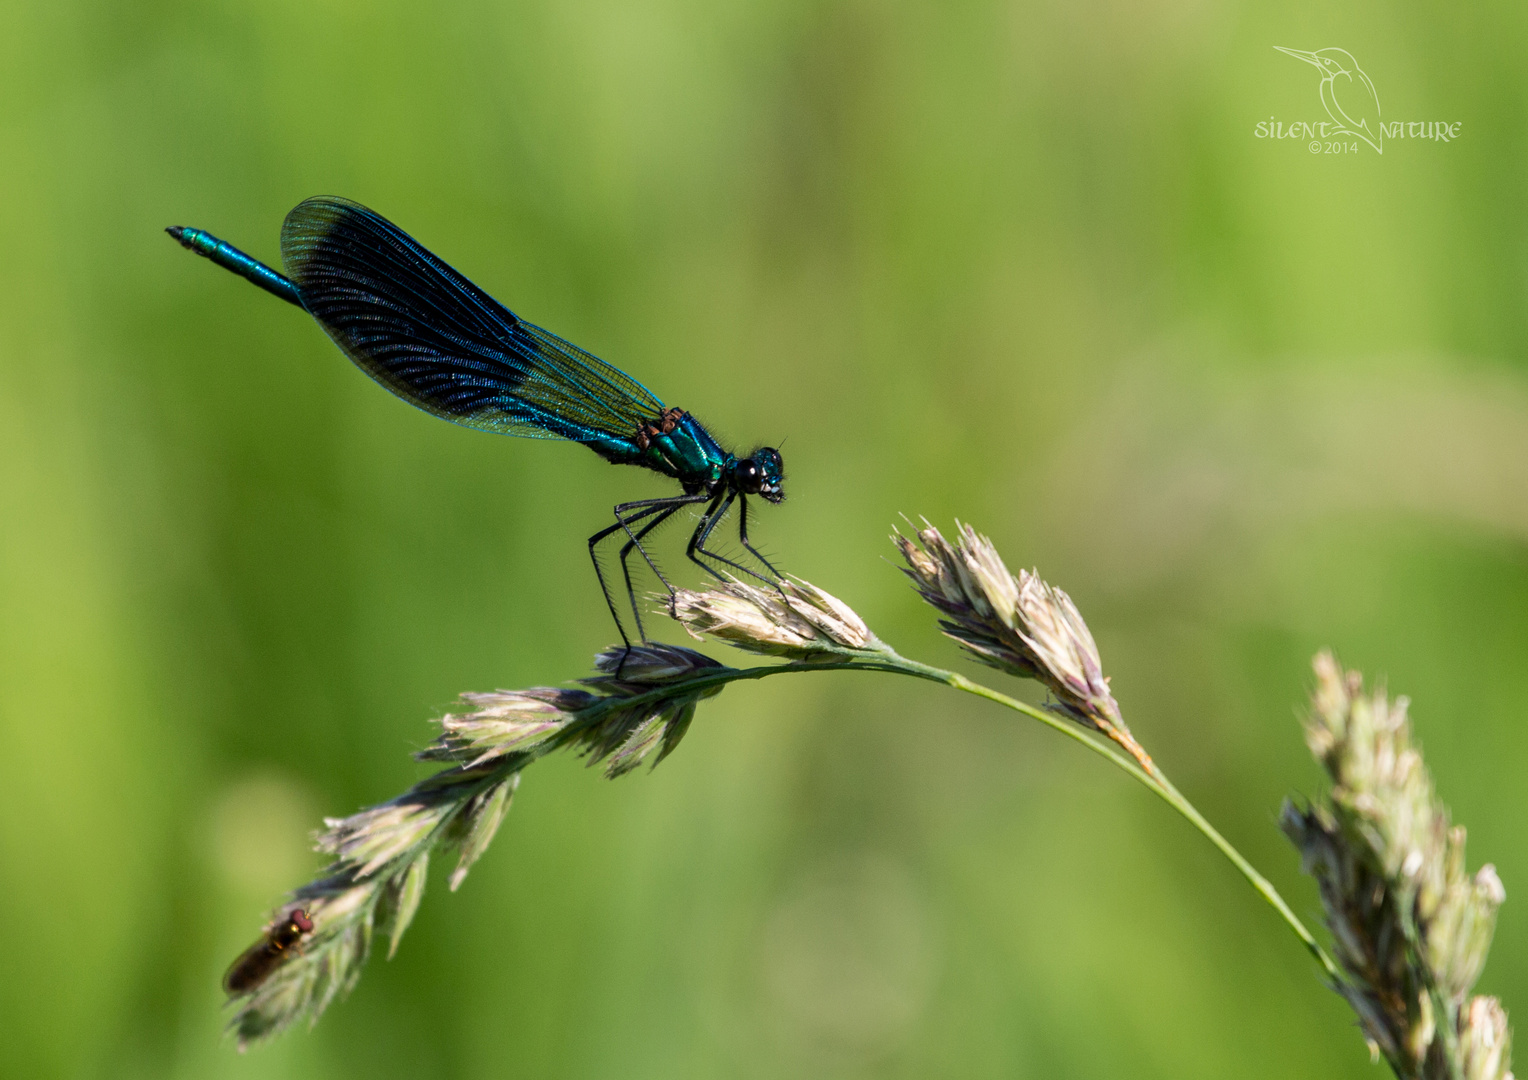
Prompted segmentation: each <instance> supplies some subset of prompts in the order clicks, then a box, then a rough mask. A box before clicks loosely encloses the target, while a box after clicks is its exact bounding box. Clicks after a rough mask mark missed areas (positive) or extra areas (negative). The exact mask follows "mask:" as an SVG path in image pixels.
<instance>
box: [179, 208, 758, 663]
mask: <svg viewBox="0 0 1528 1080" xmlns="http://www.w3.org/2000/svg"><path fill="white" fill-rule="evenodd" d="M166 231H167V232H168V233H169V234H170V235H171V236H173V237H174V238H175V239H176V240H178V241H179V242H180V243H181V244H182V245H183V246H184V247H186V248H189V249H190V250H192V251H194V252H196V253H197V254H198V255H202V256H205V257H206V258H208V259H211V260H212V261H213V262H215V263H217V265H219V266H221V267H223V268H224V269H225V270H230V271H232V272H233V273H235V274H238V275H239V276H240V277H243V278H244V279H246V280H247V281H250V282H252V283H253V284H255V285H258V286H259V287H260V288H262V289H264V290H265V291H266V292H268V293H270V294H271V295H273V296H276V297H279V298H280V299H282V300H285V301H286V302H287V303H289V304H293V305H295V306H296V307H300V308H302V309H303V310H304V311H306V312H308V314H310V315H312V316H313V318H314V319H316V320H317V321H318V324H319V325H320V326H322V327H323V328H324V331H325V332H326V333H327V334H328V335H329V336H330V337H331V338H332V339H334V343H335V344H336V345H338V346H339V347H340V348H341V349H342V350H343V351H344V353H345V355H346V356H348V357H350V359H351V360H353V361H354V362H355V364H356V366H357V367H359V368H360V369H361V370H362V371H364V372H366V374H368V375H370V376H371V377H372V378H373V379H375V380H376V381H377V382H379V383H381V384H382V385H383V386H385V387H387V389H389V390H391V391H392V392H393V393H394V394H397V395H398V396H399V397H401V398H402V399H403V400H404V401H407V402H408V403H409V404H411V405H415V406H417V407H419V408H421V409H423V410H424V411H425V412H428V413H433V414H434V415H436V416H439V417H441V418H442V419H445V420H450V421H452V422H453V423H457V424H462V425H464V426H466V427H470V428H476V429H478V430H479V431H490V432H496V433H498V434H502V435H519V436H523V437H526V438H532V439H567V440H568V441H570V442H577V443H583V444H584V445H585V446H587V447H589V449H591V450H593V451H594V452H595V453H596V454H599V455H600V456H601V457H603V458H604V459H605V460H606V461H609V462H612V463H613V464H616V465H636V466H639V467H641V468H644V469H651V470H652V471H653V472H656V473H661V474H662V475H664V476H668V477H672V478H673V479H675V480H677V481H679V485H680V487H681V488H682V489H683V491H682V494H679V495H670V496H667V497H665V498H659V499H639V500H637V501H635V502H626V503H621V504H620V505H619V506H617V507H615V510H614V513H615V524H614V525H611V526H609V527H608V528H606V529H602V530H601V531H600V532H597V533H595V534H594V535H593V536H591V537H590V538H589V555H590V557H591V558H592V559H593V561H594V572H595V574H596V575H597V576H598V577H599V583H600V591H601V592H603V593H604V595H605V604H606V606H607V607H609V608H610V615H611V617H612V618H614V619H615V625H616V629H617V630H618V631H619V632H620V635H621V640H622V641H624V642H625V643H626V644H627V646H628V647H629V646H630V645H631V638H629V637H628V636H627V634H626V627H625V626H624V625H623V624H622V620H621V615H620V612H619V611H618V610H617V609H616V604H615V599H614V596H613V594H612V593H611V590H610V585H609V583H607V582H606V580H605V572H604V570H602V569H601V567H600V560H599V555H598V552H597V550H596V549H597V546H598V545H599V543H600V542H601V541H603V540H604V539H605V538H606V537H609V536H611V535H614V534H616V533H620V534H621V535H622V536H623V537H624V539H625V543H624V544H623V545H622V547H621V553H620V564H621V574H622V576H623V577H624V579H625V584H626V595H627V598H628V599H629V600H630V602H631V613H632V617H633V618H634V619H635V620H636V630H637V636H638V637H640V638H641V639H642V640H644V641H645V640H647V634H646V632H645V631H644V630H643V628H642V613H641V611H640V610H639V607H638V604H637V595H636V591H635V589H634V588H633V587H632V582H631V570H630V568H629V567H628V566H627V563H626V560H627V557H628V556H630V555H631V553H632V551H633V550H635V551H637V552H638V553H640V554H641V556H642V558H643V560H644V561H645V562H646V563H647V565H648V566H649V567H650V568H651V569H652V571H653V573H654V574H656V575H657V576H658V580H659V581H661V582H662V583H663V585H664V587H665V588H666V589H668V591H669V595H670V596H672V595H673V593H674V588H673V586H672V585H670V584H669V582H668V579H667V578H665V577H664V576H663V573H662V571H660V570H659V569H658V567H657V565H656V564H655V563H654V562H653V560H652V557H651V556H650V555H648V553H647V550H646V549H645V548H644V547H643V546H642V540H643V538H644V537H646V536H647V534H648V533H650V532H652V531H653V530H654V529H655V528H657V527H658V526H659V525H661V524H662V523H663V522H665V521H667V520H668V519H669V518H671V517H673V516H674V514H675V513H677V512H678V511H679V510H680V509H682V508H684V507H695V508H697V509H699V508H701V507H704V510H702V511H701V515H700V521H699V522H698V523H697V524H696V526H695V531H694V532H693V533H692V534H691V536H690V542H689V545H688V547H687V548H686V549H685V554H686V555H687V556H688V557H689V559H690V560H691V561H692V562H694V563H696V564H697V565H699V566H700V567H701V568H702V569H704V570H706V571H707V572H709V573H710V574H712V575H713V576H715V577H718V578H719V577H721V571H720V570H719V569H718V568H719V567H727V568H730V569H731V570H733V571H735V572H739V573H742V574H747V575H749V576H751V577H754V578H757V579H759V580H761V581H765V582H768V583H770V584H777V583H778V581H779V578H780V575H779V572H778V571H776V570H775V568H774V567H773V566H771V565H770V563H769V560H767V559H765V558H764V556H763V555H760V554H759V553H758V552H757V551H756V550H754V547H753V545H752V544H750V543H749V542H748V496H750V495H757V496H759V497H760V498H762V499H763V500H764V501H765V502H770V503H778V502H780V501H781V500H782V499H784V498H785V494H784V491H783V489H782V482H783V480H784V478H785V469H784V464H783V462H782V461H781V458H780V451H778V450H776V449H775V448H774V447H771V446H761V447H759V448H758V449H756V450H754V451H752V452H751V453H748V454H743V455H739V454H735V453H733V452H731V451H729V450H726V449H724V448H723V447H722V446H721V445H720V444H719V443H718V442H717V441H716V439H714V438H713V437H712V436H711V433H710V432H708V431H707V430H706V429H705V428H704V427H703V426H702V425H701V423H700V421H699V420H697V419H695V417H694V416H692V415H690V414H689V413H687V412H685V411H684V410H683V409H673V408H668V407H666V406H665V405H664V404H663V402H661V401H659V400H658V398H657V397H656V396H655V395H654V394H653V393H652V392H651V391H649V390H648V389H647V388H646V387H645V386H643V385H642V384H641V383H639V382H637V381H636V380H635V379H633V378H631V377H630V376H628V375H627V374H626V373H625V372H622V371H619V370H617V369H616V368H613V367H611V366H610V365H609V364H607V363H605V362H604V361H603V360H600V359H598V358H597V357H594V356H591V355H590V354H589V353H586V352H584V350H582V349H580V348H579V347H578V346H577V345H574V344H573V343H571V342H568V341H564V340H563V339H562V338H560V337H557V336H556V335H555V334H551V333H549V332H547V331H546V330H543V329H541V328H540V327H539V326H534V325H532V324H531V323H528V322H526V321H525V320H524V319H521V318H520V317H519V316H517V315H516V314H515V313H514V312H512V311H510V310H509V309H508V308H506V307H504V306H503V305H502V304H500V303H499V302H498V301H497V300H495V299H494V298H493V297H491V296H489V295H488V294H487V293H486V292H484V291H483V290H482V289H479V288H478V287H477V286H476V285H474V284H472V282H470V281H468V280H467V279H466V278H465V277H463V276H462V275H461V274H459V273H457V272H456V271H455V270H453V269H452V268H451V267H449V266H447V265H446V264H445V263H444V262H443V261H441V260H440V259H438V258H436V257H435V256H434V255H433V254H431V253H430V252H429V251H427V250H426V249H425V248H424V247H423V246H422V245H420V244H419V243H417V242H416V241H415V240H414V239H413V238H412V237H410V236H409V235H408V234H407V233H405V232H404V231H403V230H402V229H399V228H398V227H397V226H396V225H394V224H393V223H392V222H390V221H388V220H387V219H386V218H383V217H382V216H381V215H380V214H376V213H374V212H372V211H371V210H368V209H366V207H364V206H361V205H360V204H359V203H353V202H350V201H349V200H348V199H336V198H313V199H308V200H307V201H305V202H302V203H299V204H298V205H297V207H296V208H295V209H294V210H293V211H292V212H291V213H290V214H288V215H287V217H286V221H285V223H283V225H282V226H281V259H282V262H283V263H285V264H286V270H287V273H288V274H290V275H291V277H286V276H284V275H282V274H279V273H277V272H276V271H275V270H273V269H271V268H270V267H269V266H266V265H265V264H264V263H262V262H260V261H259V260H258V259H255V258H253V257H252V256H249V255H246V254H245V253H244V252H242V251H240V250H239V249H238V248H236V247H234V246H232V245H231V244H227V243H225V242H224V241H222V240H219V239H218V238H217V237H215V236H213V235H212V234H211V233H208V232H204V231H202V230H201V229H192V228H187V227H185V226H181V225H174V226H171V227H170V228H169V229H167V230H166ZM762 385H763V386H764V387H765V388H767V387H768V380H767V379H766V380H765V381H764V382H763V384H762ZM733 503H736V504H737V508H738V539H739V540H740V541H741V542H742V545H743V547H744V548H745V549H746V550H747V551H748V553H749V554H750V555H752V556H753V557H754V558H755V559H757V560H758V563H759V566H760V568H761V569H762V570H763V571H764V573H760V572H758V571H756V570H753V569H750V568H749V567H747V566H745V565H743V564H742V563H739V562H735V561H733V560H732V559H729V558H726V557H725V556H722V555H719V554H717V553H716V552H714V551H712V550H710V549H708V548H707V547H706V541H707V539H708V538H709V537H710V536H711V533H712V531H713V530H714V529H715V528H716V526H717V525H718V524H719V523H720V522H721V520H722V518H724V517H726V515H727V512H728V511H729V510H730V509H731V508H732V505H733Z"/></svg>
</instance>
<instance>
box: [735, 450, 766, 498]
mask: <svg viewBox="0 0 1528 1080" xmlns="http://www.w3.org/2000/svg"><path fill="white" fill-rule="evenodd" d="M734 475H735V476H736V477H737V486H738V490H739V491H741V492H743V493H744V494H746V495H754V494H757V493H758V490H759V477H760V471H759V467H758V466H757V465H755V464H754V463H753V459H752V458H749V459H747V460H745V461H740V462H738V464H737V469H736V472H735V473H734Z"/></svg>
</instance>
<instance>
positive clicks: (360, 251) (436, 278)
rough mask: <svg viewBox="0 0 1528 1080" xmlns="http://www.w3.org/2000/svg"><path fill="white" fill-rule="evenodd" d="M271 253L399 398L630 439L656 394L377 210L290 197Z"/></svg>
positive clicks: (486, 421)
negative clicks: (524, 314)
mask: <svg viewBox="0 0 1528 1080" xmlns="http://www.w3.org/2000/svg"><path fill="white" fill-rule="evenodd" d="M281 258H282V261H283V262H284V263H285V264H286V270H287V274H288V275H289V276H290V277H291V278H292V280H294V281H295V282H296V283H297V286H298V289H299V290H300V291H301V293H302V301H303V306H304V307H305V308H307V310H308V312H309V313H310V314H312V316H313V317H314V318H315V319H317V320H318V321H319V323H320V324H321V325H322V326H323V328H324V330H325V331H327V332H328V334H329V336H330V337H331V338H333V339H334V341H335V343H336V344H337V345H339V347H340V348H341V349H343V350H344V351H345V354H346V355H347V356H349V357H350V359H351V360H353V361H355V363H356V365H357V366H358V367H360V368H361V370H363V371H365V372H366V373H367V374H368V375H370V376H371V377H372V378H373V379H376V380H377V382H379V383H381V384H382V385H383V386H385V387H387V388H388V389H389V390H391V391H392V392H393V393H395V394H397V395H398V396H399V397H401V398H403V399H404V400H405V401H407V402H409V403H410V404H413V405H417V406H418V407H419V408H421V409H424V410H426V411H427V412H431V413H434V414H435V415H436V416H439V417H443V418H444V419H447V420H451V421H454V422H455V423H458V424H465V425H466V426H468V427H473V428H478V429H480V430H483V431H493V432H499V433H501V434H506V435H522V436H527V437H530V438H558V439H572V440H574V441H576V442H605V441H608V440H609V439H611V438H615V439H624V440H630V439H631V438H632V437H633V436H634V435H635V433H636V431H637V429H638V427H639V426H640V425H641V423H642V422H643V421H644V420H649V419H651V418H653V417H655V416H658V415H659V414H660V413H662V411H663V403H662V402H661V401H659V400H658V399H657V398H656V397H655V396H653V394H652V393H651V392H650V391H648V390H647V388H646V387H644V386H643V385H642V384H641V383H639V382H637V381H636V380H635V379H633V378H631V377H630V376H628V375H626V374H625V373H624V372H621V371H618V370H617V369H616V368H613V367H611V366H610V365H609V364H607V363H605V362H604V361H602V360H600V359H598V358H597V357H594V356H591V355H590V354H589V353H586V352H584V351H583V350H582V349H580V348H579V347H578V346H576V345H573V344H572V343H570V342H567V341H564V340H563V339H562V338H560V337H558V336H557V335H555V334H551V333H548V332H547V331H545V330H543V329H541V328H540V327H538V326H533V325H532V324H530V323H528V322H525V321H524V320H523V319H520V318H518V317H517V316H516V315H515V314H514V313H513V312H512V311H510V310H509V309H508V308H506V307H504V305H502V304H500V303H499V302H498V301H496V300H495V299H493V297H491V296H489V295H488V294H487V293H485V292H484V291H483V290H482V289H479V288H478V287H477V286H476V285H474V284H472V282H470V281H468V280H467V279H466V278H464V277H462V275H461V274H458V273H457V272H456V271H455V270H453V269H451V267H449V266H447V265H446V264H445V263H444V262H442V261H441V260H440V259H438V258H436V257H435V256H434V255H432V254H430V252H429V251H427V250H425V248H424V247H422V246H421V245H420V244H418V243H416V242H415V241H414V240H413V239H412V238H411V237H409V236H408V234H406V233H404V232H403V231H402V230H401V229H399V228H398V227H397V226H395V225H393V224H392V223H391V222H389V221H388V220H387V219H385V218H383V217H382V216H381V215H379V214H375V213H373V212H372V211H370V210H368V209H366V208H365V207H364V206H361V205H360V204H359V203H354V202H350V201H349V200H347V199H337V198H327V197H321V198H315V199H308V200H306V201H305V202H303V203H301V204H299V205H298V206H297V207H296V209H294V210H293V211H292V212H291V213H290V214H288V215H287V218H286V222H285V223H284V224H283V225H282V227H281Z"/></svg>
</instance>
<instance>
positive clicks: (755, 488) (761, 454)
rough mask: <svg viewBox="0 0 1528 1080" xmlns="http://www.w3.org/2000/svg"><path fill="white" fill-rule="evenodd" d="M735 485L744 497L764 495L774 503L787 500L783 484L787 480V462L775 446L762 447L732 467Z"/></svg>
mask: <svg viewBox="0 0 1528 1080" xmlns="http://www.w3.org/2000/svg"><path fill="white" fill-rule="evenodd" d="M732 477H733V483H734V484H735V485H736V486H737V490H738V491H739V492H741V493H742V494H744V495H762V496H763V497H764V498H765V499H766V500H767V501H769V502H772V503H777V502H781V501H783V500H784V499H785V492H784V490H783V489H782V488H781V486H780V485H781V484H782V483H783V482H784V480H785V462H784V461H783V460H781V458H780V451H778V450H776V449H775V448H774V447H773V446H761V447H760V448H759V449H757V450H755V451H754V452H753V453H752V454H751V455H749V456H748V457H746V458H743V459H742V460H741V461H739V462H737V464H736V465H734V466H733V467H732Z"/></svg>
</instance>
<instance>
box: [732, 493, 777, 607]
mask: <svg viewBox="0 0 1528 1080" xmlns="http://www.w3.org/2000/svg"><path fill="white" fill-rule="evenodd" d="M737 538H738V539H739V540H740V541H742V544H743V547H745V548H747V549H748V554H750V555H752V556H753V557H754V558H755V559H758V560H759V562H760V563H762V564H763V565H764V568H765V569H766V570H768V571H769V572H770V573H771V574H773V575H775V588H776V589H777V590H778V589H780V571H778V570H776V569H775V564H774V563H772V562H770V561H769V560H768V559H766V558H765V557H764V556H763V555H760V554H759V552H758V549H756V548H755V547H754V546H753V545H752V544H750V543H749V542H748V499H747V497H740V498H739V499H738V504H737ZM780 595H781V596H784V595H785V593H784V591H783V590H782V591H781V592H780Z"/></svg>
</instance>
